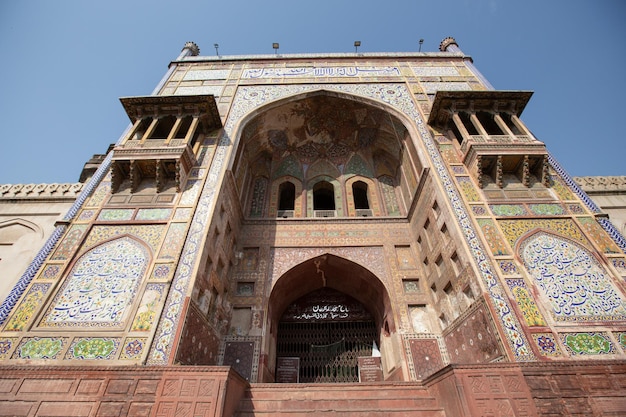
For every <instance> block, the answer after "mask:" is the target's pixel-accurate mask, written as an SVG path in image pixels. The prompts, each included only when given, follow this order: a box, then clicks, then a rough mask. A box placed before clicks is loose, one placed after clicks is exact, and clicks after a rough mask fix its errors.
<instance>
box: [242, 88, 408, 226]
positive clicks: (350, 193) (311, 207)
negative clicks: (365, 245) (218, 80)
mask: <svg viewBox="0 0 626 417" xmlns="http://www.w3.org/2000/svg"><path fill="white" fill-rule="evenodd" d="M239 136H240V140H239V141H238V143H239V146H238V149H237V154H236V157H235V158H234V163H233V167H232V172H233V174H234V175H235V176H236V181H235V183H236V184H237V185H238V186H239V187H240V188H239V190H238V192H239V195H240V199H241V206H242V208H243V212H244V215H245V216H247V217H251V218H255V217H257V218H258V217H266V218H267V217H271V218H276V217H278V218H284V217H355V216H372V215H373V216H401V215H404V214H406V207H407V206H408V203H409V201H410V198H411V197H412V196H403V195H402V192H403V191H402V190H409V189H411V187H407V186H404V187H403V185H402V182H403V181H407V180H406V179H407V178H415V177H418V176H419V173H420V172H419V169H418V168H417V167H416V166H414V165H413V162H412V161H414V160H415V158H408V157H407V156H406V154H407V153H409V152H413V150H412V149H413V145H412V143H411V141H410V140H407V139H409V134H408V130H407V128H406V127H405V125H404V124H403V123H402V122H401V121H400V119H398V117H396V116H395V115H394V114H393V113H392V112H391V111H390V109H387V108H386V107H385V106H384V105H383V104H380V103H375V102H373V101H368V100H365V99H363V98H357V97H353V96H349V95H342V94H338V93H333V92H329V91H317V92H314V93H307V94H303V95H298V96H295V97H290V98H287V99H284V100H280V101H278V102H276V103H272V104H268V105H267V106H265V107H263V108H260V109H257V111H256V112H255V115H254V116H253V117H251V118H250V119H249V120H247V121H246V122H245V123H244V124H243V125H242V128H241V130H240V132H239ZM409 148H410V149H411V150H409ZM259 161H263V163H259ZM409 171H410V172H409ZM261 178H269V184H268V185H267V186H265V185H264V184H263V182H262V180H261ZM287 178H288V179H289V181H290V182H291V183H292V184H294V188H291V186H289V185H287V184H286V179H287ZM357 179H359V180H360V182H359V183H356V184H357V185H356V186H353V184H352V183H354V182H355V181H356V180H357ZM348 182H350V184H348ZM329 185H330V186H332V187H330V186H329ZM292 192H293V193H294V194H295V195H293V196H292V194H291V193H292ZM405 192H406V191H405ZM354 193H356V197H355V195H354ZM355 198H356V200H355ZM292 203H293V208H292V207H291V206H292ZM316 206H320V207H322V206H323V208H316ZM356 206H359V208H356V209H355V207H356ZM363 207H367V208H363Z"/></svg>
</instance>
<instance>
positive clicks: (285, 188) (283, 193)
mask: <svg viewBox="0 0 626 417" xmlns="http://www.w3.org/2000/svg"><path fill="white" fill-rule="evenodd" d="M295 201H296V186H295V185H293V183H291V182H289V181H285V182H283V183H282V184H280V186H279V187H278V210H279V211H282V210H293V209H294V208H295Z"/></svg>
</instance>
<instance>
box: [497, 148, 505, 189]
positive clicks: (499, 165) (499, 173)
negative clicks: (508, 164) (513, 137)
mask: <svg viewBox="0 0 626 417" xmlns="http://www.w3.org/2000/svg"><path fill="white" fill-rule="evenodd" d="M502 175H503V171H502V155H498V160H497V161H496V185H497V186H498V187H499V188H502V187H503V186H504V184H503V183H502Z"/></svg>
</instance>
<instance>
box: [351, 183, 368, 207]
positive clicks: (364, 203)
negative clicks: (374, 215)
mask: <svg viewBox="0 0 626 417" xmlns="http://www.w3.org/2000/svg"><path fill="white" fill-rule="evenodd" d="M352 196H353V198H354V208H355V209H357V210H369V208H370V203H369V199H368V198H367V184H366V183H364V182H363V181H356V182H355V183H354V184H352Z"/></svg>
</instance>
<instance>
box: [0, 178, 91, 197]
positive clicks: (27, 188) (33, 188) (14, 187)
mask: <svg viewBox="0 0 626 417" xmlns="http://www.w3.org/2000/svg"><path fill="white" fill-rule="evenodd" d="M83 186H84V184H83V183H80V182H76V183H62V184H57V183H53V184H0V199H12V198H20V199H21V198H29V199H30V198H51V197H52V198H68V197H71V198H75V197H78V195H79V194H80V192H81V191H82V189H83Z"/></svg>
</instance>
